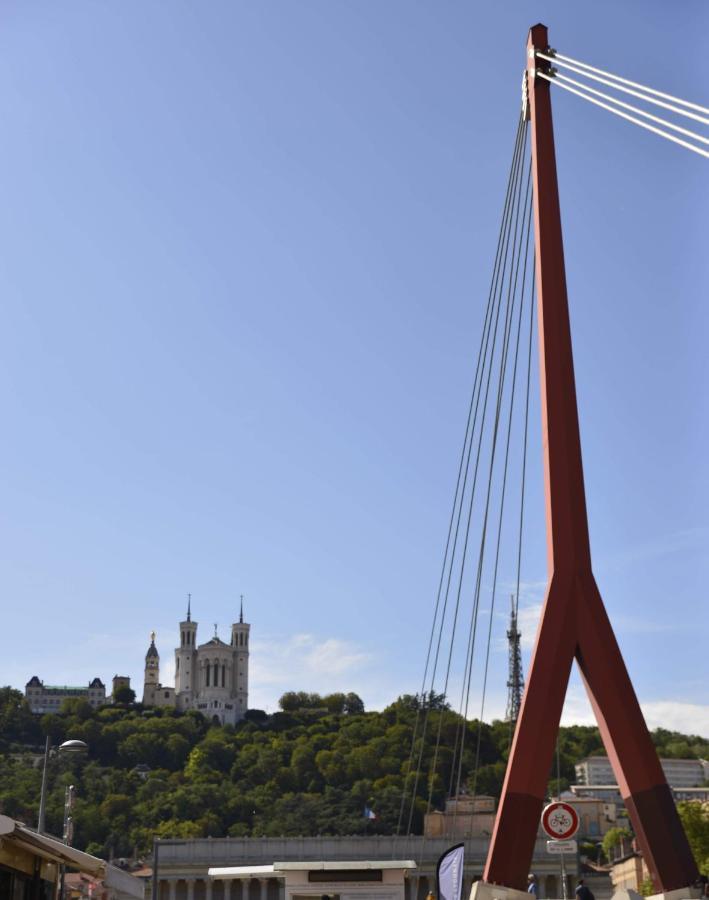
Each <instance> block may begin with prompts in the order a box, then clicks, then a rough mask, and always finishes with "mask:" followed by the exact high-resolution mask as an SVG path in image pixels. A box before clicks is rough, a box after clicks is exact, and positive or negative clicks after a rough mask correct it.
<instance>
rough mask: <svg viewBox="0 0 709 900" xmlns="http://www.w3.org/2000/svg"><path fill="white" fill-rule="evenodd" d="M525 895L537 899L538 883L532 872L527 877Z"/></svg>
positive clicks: (583, 899) (582, 899)
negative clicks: (530, 895)
mask: <svg viewBox="0 0 709 900" xmlns="http://www.w3.org/2000/svg"><path fill="white" fill-rule="evenodd" d="M527 893H528V894H532V895H533V896H534V897H539V883H538V881H537V876H536V875H535V874H534V872H530V873H529V875H527ZM581 900H585V898H581Z"/></svg>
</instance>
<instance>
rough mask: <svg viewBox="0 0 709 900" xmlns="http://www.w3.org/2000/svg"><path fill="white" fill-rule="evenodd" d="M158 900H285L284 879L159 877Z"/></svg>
mask: <svg viewBox="0 0 709 900" xmlns="http://www.w3.org/2000/svg"><path fill="white" fill-rule="evenodd" d="M158 880H159V886H158V900H285V883H284V881H283V879H282V878H231V879H224V880H222V879H219V880H216V881H215V880H213V879H211V878H208V877H207V878H205V877H201V878H200V877H197V876H191V875H166V876H159V879H158Z"/></svg>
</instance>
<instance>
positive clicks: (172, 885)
mask: <svg viewBox="0 0 709 900" xmlns="http://www.w3.org/2000/svg"><path fill="white" fill-rule="evenodd" d="M167 890H168V900H176V897H177V879H176V878H170V879H169V880H168V882H167Z"/></svg>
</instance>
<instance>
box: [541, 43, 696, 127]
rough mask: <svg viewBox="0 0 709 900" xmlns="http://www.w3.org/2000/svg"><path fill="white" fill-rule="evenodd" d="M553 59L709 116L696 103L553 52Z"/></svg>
mask: <svg viewBox="0 0 709 900" xmlns="http://www.w3.org/2000/svg"><path fill="white" fill-rule="evenodd" d="M554 59H555V60H558V59H561V60H563V61H564V62H567V63H573V64H574V65H575V66H581V68H583V69H588V71H589V72H595V73H596V74H597V75H605V76H606V77H607V78H613V79H614V80H615V81H619V82H621V84H628V85H630V87H635V88H640V90H642V91H645V93H646V94H654V95H655V96H656V97H662V98H663V99H664V100H672V101H673V102H674V103H679V104H680V105H681V106H688V107H689V108H690V109H696V110H697V111H698V112H703V113H706V114H707V115H708V116H709V109H707V107H706V106H700V105H699V104H698V103H690V102H689V101H688V100H682V99H681V98H680V97H673V96H672V94H665V93H664V92H663V91H656V90H655V89H654V88H649V87H647V86H646V85H644V84H638V82H637V81H630V80H629V79H628V78H621V77H620V75H614V74H613V73H612V72H606V71H604V70H603V69H597V68H596V67H595V66H589V64H588V63H584V62H579V60H578V59H574V58H573V57H571V56H564V54H563V53H557V52H556V51H554Z"/></svg>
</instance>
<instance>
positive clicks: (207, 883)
mask: <svg viewBox="0 0 709 900" xmlns="http://www.w3.org/2000/svg"><path fill="white" fill-rule="evenodd" d="M204 900H212V879H211V878H210V877H209V875H208V876H207V877H206V878H205V879H204Z"/></svg>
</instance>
